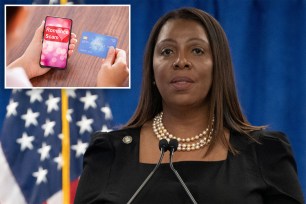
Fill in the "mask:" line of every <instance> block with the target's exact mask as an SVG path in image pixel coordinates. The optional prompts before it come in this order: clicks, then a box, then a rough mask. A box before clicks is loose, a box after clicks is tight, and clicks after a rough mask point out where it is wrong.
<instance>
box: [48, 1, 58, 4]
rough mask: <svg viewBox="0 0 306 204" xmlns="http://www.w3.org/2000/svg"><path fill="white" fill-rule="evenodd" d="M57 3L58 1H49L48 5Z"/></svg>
mask: <svg viewBox="0 0 306 204" xmlns="http://www.w3.org/2000/svg"><path fill="white" fill-rule="evenodd" d="M58 3H59V2H58V0H50V1H49V4H58Z"/></svg>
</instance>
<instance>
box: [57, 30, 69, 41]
mask: <svg viewBox="0 0 306 204" xmlns="http://www.w3.org/2000/svg"><path fill="white" fill-rule="evenodd" d="M56 33H57V35H58V37H60V39H61V41H63V39H65V38H66V37H67V36H68V35H69V30H68V29H61V28H58V29H57V31H56Z"/></svg>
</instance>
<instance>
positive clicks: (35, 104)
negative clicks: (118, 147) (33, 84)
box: [0, 89, 112, 204]
mask: <svg viewBox="0 0 306 204" xmlns="http://www.w3.org/2000/svg"><path fill="white" fill-rule="evenodd" d="M62 94H66V96H67V97H68V101H69V102H68V108H67V109H66V114H65V116H64V117H65V118H66V119H67V121H69V122H67V123H66V124H69V130H70V135H68V141H69V140H70V146H68V149H66V153H67V152H69V153H70V156H69V157H70V159H69V160H70V162H68V163H69V164H67V163H65V162H63V161H65V158H67V157H65V158H64V157H63V153H64V154H65V155H67V154H66V153H65V152H64V151H65V149H64V148H63V146H62V142H63V141H64V139H63V138H64V137H65V138H67V136H64V135H63V134H62V128H63V127H62V126H63V124H62V122H63V121H62V115H63V113H65V112H64V110H62V103H63V101H64V100H62V96H63V95H62ZM63 109H64V108H63ZM111 127H112V112H111V108H110V107H109V105H108V104H107V102H106V101H105V100H104V98H103V91H102V90H66V91H63V90H43V89H31V90H13V92H12V96H11V98H10V102H9V104H8V106H7V113H6V118H5V121H4V123H3V127H2V131H1V135H0V164H1V165H0V172H1V173H0V185H1V188H0V203H1V204H10V203H18V204H22V203H35V204H37V203H57V204H58V203H67V202H66V201H67V199H65V200H63V199H64V198H65V195H66V194H67V192H65V191H64V190H63V185H64V184H63V182H64V181H63V180H64V176H63V169H64V167H65V165H69V166H70V171H69V173H70V176H69V178H68V179H69V181H70V182H69V188H68V189H69V192H68V194H69V195H68V196H69V198H68V201H69V202H70V203H73V198H74V194H75V191H76V187H77V183H78V179H79V177H80V174H81V172H82V161H83V155H84V152H85V150H86V148H87V146H88V142H89V140H90V135H91V134H92V133H93V132H95V131H99V130H102V131H109V130H110V128H111ZM69 157H68V158H69ZM68 175H69V174H68ZM65 179H66V181H67V178H65ZM66 198H67V195H66Z"/></svg>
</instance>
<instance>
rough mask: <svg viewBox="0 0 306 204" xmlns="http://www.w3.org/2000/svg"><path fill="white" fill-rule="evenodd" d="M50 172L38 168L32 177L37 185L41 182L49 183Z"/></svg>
mask: <svg viewBox="0 0 306 204" xmlns="http://www.w3.org/2000/svg"><path fill="white" fill-rule="evenodd" d="M47 174H48V170H47V169H43V168H42V167H39V168H38V171H36V172H34V173H33V174H32V176H34V177H35V178H36V185H39V184H40V183H41V182H44V183H46V182H47Z"/></svg>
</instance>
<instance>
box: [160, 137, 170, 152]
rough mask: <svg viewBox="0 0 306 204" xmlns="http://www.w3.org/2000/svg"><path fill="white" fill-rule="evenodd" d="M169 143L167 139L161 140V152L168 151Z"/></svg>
mask: <svg viewBox="0 0 306 204" xmlns="http://www.w3.org/2000/svg"><path fill="white" fill-rule="evenodd" d="M168 147H169V143H168V141H167V140H166V139H161V140H159V150H162V149H163V150H164V152H166V151H167V150H168Z"/></svg>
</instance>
